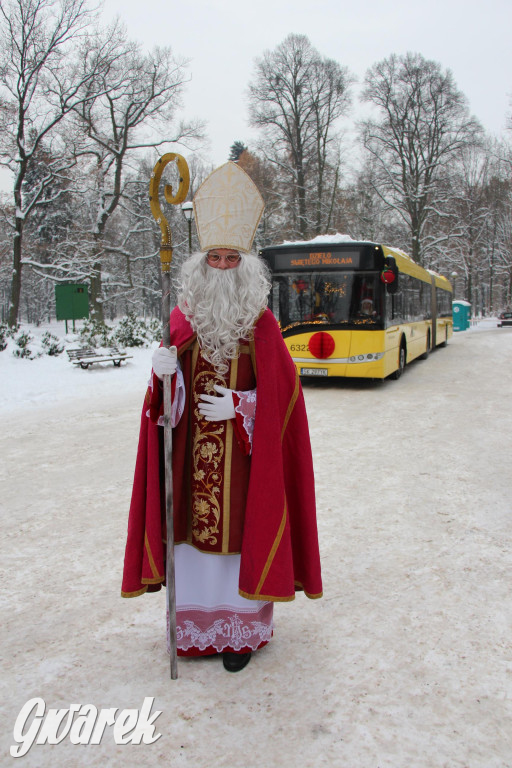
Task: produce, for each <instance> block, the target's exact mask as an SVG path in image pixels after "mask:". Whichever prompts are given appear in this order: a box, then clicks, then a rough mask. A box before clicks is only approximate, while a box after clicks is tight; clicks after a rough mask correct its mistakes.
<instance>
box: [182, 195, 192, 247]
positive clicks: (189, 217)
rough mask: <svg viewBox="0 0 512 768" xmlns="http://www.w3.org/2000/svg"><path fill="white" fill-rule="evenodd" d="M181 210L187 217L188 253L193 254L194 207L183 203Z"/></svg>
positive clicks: (188, 203)
mask: <svg viewBox="0 0 512 768" xmlns="http://www.w3.org/2000/svg"><path fill="white" fill-rule="evenodd" d="M181 210H182V211H183V215H184V216H185V218H186V220H187V224H188V252H189V255H190V254H191V253H192V219H193V218H194V206H193V204H192V203H190V202H187V203H182V204H181Z"/></svg>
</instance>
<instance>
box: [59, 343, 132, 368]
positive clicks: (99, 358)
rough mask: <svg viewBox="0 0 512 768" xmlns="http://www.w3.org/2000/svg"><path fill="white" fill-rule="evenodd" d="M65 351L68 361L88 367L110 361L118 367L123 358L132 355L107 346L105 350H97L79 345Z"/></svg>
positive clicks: (81, 366)
mask: <svg viewBox="0 0 512 768" xmlns="http://www.w3.org/2000/svg"><path fill="white" fill-rule="evenodd" d="M67 353H68V357H69V361H70V362H71V363H73V365H79V366H80V368H88V367H89V366H90V365H94V364H95V363H110V362H112V363H114V365H116V366H118V367H119V366H120V365H121V363H122V361H123V360H128V358H130V357H133V355H128V354H126V352H121V351H120V350H119V349H118V348H117V347H109V348H108V351H106V352H101V351H100V352H98V351H97V350H95V349H91V348H90V347H81V348H80V349H68V350H67Z"/></svg>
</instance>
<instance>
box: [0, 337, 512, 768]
mask: <svg viewBox="0 0 512 768" xmlns="http://www.w3.org/2000/svg"><path fill="white" fill-rule="evenodd" d="M149 359H150V352H149V351H148V350H146V351H141V352H138V353H137V354H136V356H135V359H134V361H133V362H132V363H131V364H130V365H127V366H125V367H124V368H122V369H115V370H114V369H113V368H112V369H111V368H109V369H108V370H107V369H104V370H101V371H100V370H98V371H97V372H95V373H93V372H92V371H78V370H74V369H72V368H71V366H69V364H67V361H65V360H62V361H60V360H58V361H57V360H49V359H45V360H43V359H42V360H41V361H34V362H33V363H30V362H28V361H14V363H15V364H16V365H14V363H12V362H11V363H9V365H8V366H7V365H4V367H3V368H2V369H1V373H2V376H3V375H4V372H5V371H9V372H10V373H11V376H10V379H9V380H10V382H11V384H10V388H9V386H6V387H5V390H4V389H3V393H2V395H4V394H5V397H4V398H3V399H2V397H0V410H1V412H2V427H3V429H2V433H1V436H0V441H1V450H2V458H3V464H2V474H1V475H0V504H1V508H2V531H3V534H2V538H1V559H0V566H1V579H2V580H1V585H2V593H3V595H2V600H3V608H4V611H3V622H2V643H1V654H2V657H3V660H2V670H3V671H2V679H1V689H0V691H1V713H2V717H1V724H2V728H1V744H0V750H1V751H0V754H1V755H2V758H1V761H0V762H1V764H2V765H16V764H19V765H22V766H38V768H39V767H41V768H42V767H45V766H52V767H53V766H58V767H59V768H60V766H73V765H80V766H106V765H108V766H113V767H114V768H117V766H119V768H121V766H122V767H123V768H125V767H126V766H137V768H143V767H145V766H156V765H166V766H171V767H172V768H174V766H186V767H187V768H203V767H204V768H206V767H207V766H208V768H210V767H213V766H215V768H216V767H217V766H226V767H227V766H230V767H231V766H243V767H244V768H256V766H265V768H274V766H275V767H276V768H277V766H282V765H290V766H301V767H302V766H304V768H310V767H311V768H318V767H320V766H326V767H327V766H329V767H331V766H334V767H336V768H338V767H339V768H511V766H512V632H511V629H512V603H511V593H510V579H511V566H512V551H511V538H512V537H511V515H512V493H511V490H512V450H511V442H510V435H511V433H512V411H511V408H510V392H511V389H510V382H511V380H512V330H508V329H496V328H495V326H494V325H493V324H492V323H488V324H487V325H486V324H482V325H481V326H480V327H479V328H477V329H472V330H471V331H468V332H466V333H463V334H458V335H457V336H455V337H454V339H453V341H452V342H451V343H450V345H449V346H448V348H447V349H440V350H438V351H437V352H436V353H435V354H432V355H431V356H430V358H429V359H428V361H426V362H416V363H414V364H412V365H411V366H410V368H409V369H408V370H407V371H406V373H405V374H404V376H403V377H402V379H401V380H400V381H398V382H392V381H389V382H387V381H386V382H384V383H371V382H364V381H363V382H351V381H340V382H337V383H332V382H314V383H312V384H310V385H307V386H306V387H305V394H306V402H307V407H308V413H309V418H310V427H311V434H312V441H313V451H314V457H315V469H316V479H317V491H318V516H319V529H320V536H321V551H322V556H323V571H324V588H325V597H324V599H323V600H319V601H308V600H307V599H306V598H304V597H303V596H300V595H299V596H298V598H297V600H296V601H295V602H294V603H291V604H282V605H277V607H276V610H275V619H276V631H275V636H274V639H273V640H272V642H271V643H270V645H269V646H268V648H267V649H265V650H264V651H262V652H261V653H260V654H256V656H255V657H254V658H253V660H252V661H251V663H250V664H249V666H248V667H247V668H246V670H244V671H243V672H241V673H239V674H238V675H229V674H228V673H226V672H225V671H224V670H223V668H222V664H221V662H220V660H218V659H205V660H185V661H181V662H180V665H179V674H180V678H179V680H178V681H176V682H171V681H170V680H169V679H168V661H167V657H166V653H165V638H164V621H163V615H164V599H165V598H164V594H163V593H160V594H158V595H152V596H145V597H141V598H136V599H133V600H122V599H121V598H120V596H119V590H120V575H121V567H122V560H123V550H124V538H125V530H126V517H127V509H128V505H129V497H130V490H131V489H130V486H131V479H132V473H133V466H134V459H135V450H136V439H137V432H138V420H139V413H140V405H141V397H142V395H143V391H144V386H145V384H144V382H145V378H146V375H147V364H148V363H149ZM20 366H24V367H23V368H22V367H20ZM30 366H32V367H30ZM50 370H51V372H52V373H51V374H50V373H49V371H50ZM27 371H30V372H31V375H32V376H33V381H32V383H30V385H29V384H27V383H26V380H27V373H26V372H27ZM5 381H6V380H5V379H4V381H3V382H2V387H3V385H4V384H5ZM13 382H14V384H13ZM28 390H30V392H31V393H32V394H27V391H28ZM24 402H25V403H26V402H28V405H27V406H26V407H23V408H22V407H21V406H22V404H23V403H24ZM57 402H61V407H59V408H57V407H56V405H55V403H57ZM34 696H42V697H43V698H44V699H45V701H46V705H47V707H69V706H70V704H71V703H81V704H94V705H96V706H97V707H98V708H99V707H119V708H120V709H123V708H127V707H129V708H140V707H141V705H142V701H143V699H144V697H146V696H154V697H155V704H154V708H155V709H157V710H162V715H161V716H160V717H159V719H158V720H157V723H156V724H157V732H160V733H162V738H161V739H159V740H158V741H157V742H156V743H154V744H152V745H141V746H138V747H137V746H133V745H128V746H122V745H119V746H116V745H115V743H114V740H113V736H112V732H111V729H107V732H106V733H105V736H104V738H103V741H102V743H101V745H99V746H93V745H91V746H74V745H72V744H71V743H70V742H69V740H65V741H64V742H62V743H61V744H59V745H56V746H48V745H44V746H37V745H36V746H34V747H33V748H32V749H31V751H30V752H29V753H28V755H26V756H25V757H23V758H20V759H19V761H15V760H14V759H13V758H11V757H9V746H10V745H11V744H13V743H14V742H13V736H12V729H13V726H14V722H15V720H16V716H17V714H18V712H19V710H20V708H21V707H22V705H23V704H24V703H25V702H26V701H27V700H28V699H29V698H32V697H34Z"/></svg>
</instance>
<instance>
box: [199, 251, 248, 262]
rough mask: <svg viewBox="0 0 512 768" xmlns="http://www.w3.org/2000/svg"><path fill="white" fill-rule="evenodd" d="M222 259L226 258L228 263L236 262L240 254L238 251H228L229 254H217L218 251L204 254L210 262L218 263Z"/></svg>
mask: <svg viewBox="0 0 512 768" xmlns="http://www.w3.org/2000/svg"><path fill="white" fill-rule="evenodd" d="M222 259H226V261H227V262H228V263H229V264H238V262H239V261H240V259H241V256H240V254H239V253H236V254H235V253H230V254H229V256H219V254H218V253H208V254H207V256H206V260H207V261H209V262H210V264H219V262H220V261H221V260H222Z"/></svg>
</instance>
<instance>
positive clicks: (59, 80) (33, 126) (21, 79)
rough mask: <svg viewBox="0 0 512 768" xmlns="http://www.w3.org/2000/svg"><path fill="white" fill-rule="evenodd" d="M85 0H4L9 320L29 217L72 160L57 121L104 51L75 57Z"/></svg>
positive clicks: (14, 312) (1, 79)
mask: <svg viewBox="0 0 512 768" xmlns="http://www.w3.org/2000/svg"><path fill="white" fill-rule="evenodd" d="M92 18H93V14H92V12H91V11H90V10H88V9H87V7H86V5H85V1H84V0H7V2H3V1H2V2H1V3H0V128H1V139H0V164H1V165H4V166H6V167H7V168H9V169H10V170H11V171H12V172H13V175H14V183H13V202H14V206H13V212H14V215H13V219H12V223H11V228H12V254H13V258H12V281H11V296H10V307H9V324H10V325H11V326H15V325H16V323H17V320H18V312H19V302H20V293H21V285H22V255H23V233H24V229H25V225H26V222H27V220H28V218H29V217H30V215H31V213H32V212H33V210H34V208H35V206H36V205H37V203H38V201H39V200H40V199H41V197H42V196H43V195H44V192H45V189H46V188H47V187H48V186H49V185H50V184H51V183H52V180H53V178H54V176H55V174H58V173H60V172H61V171H62V169H63V167H65V166H66V165H67V163H68V162H69V158H67V157H66V158H65V154H66V153H65V152H64V151H63V146H62V143H61V142H60V140H59V138H58V136H57V133H56V129H57V127H58V126H59V124H60V123H61V121H62V120H63V118H64V117H65V116H66V115H67V114H68V113H69V112H70V111H71V110H72V109H74V108H76V106H77V105H78V104H80V103H81V102H82V101H83V99H84V98H85V95H84V94H85V91H84V86H85V85H86V84H88V83H90V82H91V81H92V80H93V79H94V77H95V75H96V73H97V72H98V71H100V70H101V67H102V66H103V60H104V55H105V51H98V52H97V55H96V56H95V57H90V58H89V63H88V68H87V70H82V71H81V72H80V71H79V70H78V69H77V67H76V66H75V64H74V57H73V44H74V43H75V42H76V39H77V37H79V36H80V35H81V34H83V32H84V29H85V28H86V26H87V25H88V24H89V23H90V22H91V19H92ZM43 142H45V143H46V146H47V149H48V151H49V155H50V156H51V162H49V163H47V166H46V172H45V173H44V174H41V175H40V176H39V178H38V181H37V183H36V184H35V185H34V186H32V187H31V189H30V193H29V194H28V195H27V194H24V191H23V187H24V182H25V180H26V178H27V174H28V173H29V172H30V169H31V168H32V167H33V166H34V164H36V163H37V155H38V152H39V150H40V148H41V146H42V143H43Z"/></svg>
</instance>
